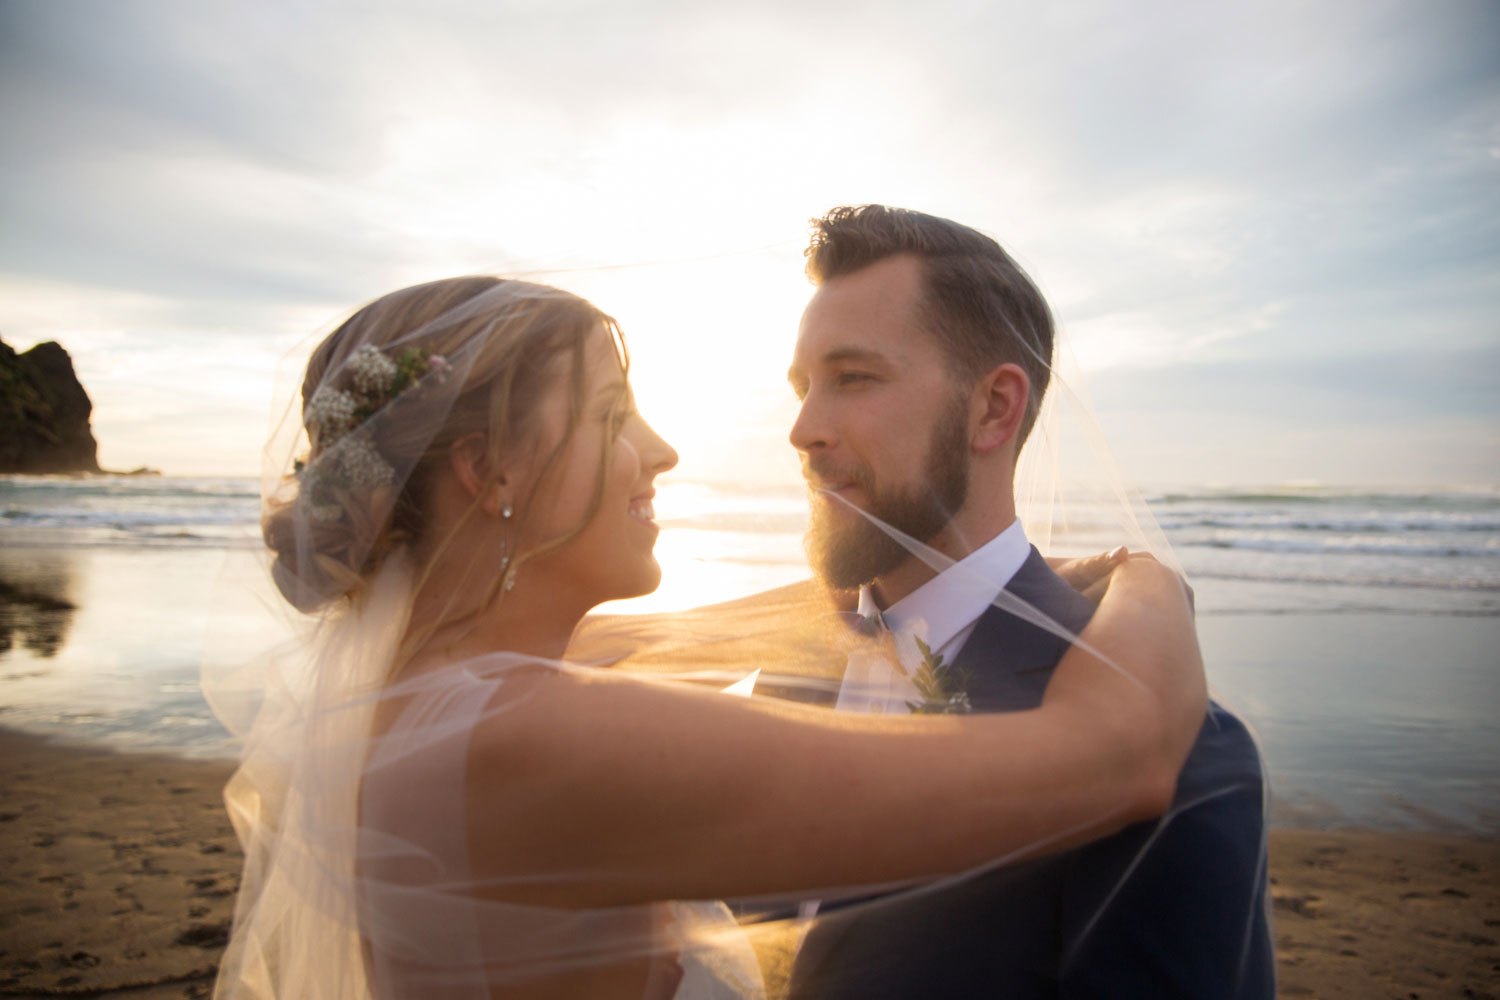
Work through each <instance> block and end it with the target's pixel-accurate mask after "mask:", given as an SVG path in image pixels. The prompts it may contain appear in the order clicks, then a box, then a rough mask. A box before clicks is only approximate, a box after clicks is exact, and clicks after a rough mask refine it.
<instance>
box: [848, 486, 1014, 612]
mask: <svg viewBox="0 0 1500 1000" xmlns="http://www.w3.org/2000/svg"><path fill="white" fill-rule="evenodd" d="M1015 520H1016V504H1015V499H1014V498H1013V497H1012V496H1011V495H1010V494H1009V493H1006V494H1003V495H1002V496H1000V497H999V498H997V499H994V500H992V501H991V502H989V503H986V504H984V505H983V506H980V505H977V504H974V503H972V502H971V503H967V504H965V505H964V507H963V509H961V510H960V511H959V512H958V513H957V514H956V515H954V517H953V519H952V520H951V521H949V522H948V523H947V524H946V525H945V526H944V527H943V529H942V530H941V531H939V532H938V533H937V534H936V535H934V536H933V537H932V538H929V539H925V542H926V544H927V546H928V547H929V548H932V549H935V550H937V551H938V552H939V553H940V554H942V555H943V556H946V557H947V558H948V559H950V560H952V561H953V562H958V561H959V560H961V559H963V558H964V557H965V556H967V555H969V554H970V553H971V552H973V551H974V550H975V549H977V548H980V547H982V546H983V545H984V544H985V543H987V542H989V541H990V540H991V539H993V538H994V537H995V536H996V535H998V534H1000V532H1002V531H1004V530H1005V529H1006V528H1009V527H1010V526H1011V524H1013V523H1014V522H1015ZM937 575H938V570H936V569H933V568H932V567H931V566H929V565H928V564H927V563H926V562H924V561H923V560H922V559H921V558H919V557H918V556H915V555H911V556H908V557H907V558H906V559H905V561H903V562H902V563H901V564H900V565H899V566H897V567H896V568H895V569H893V570H891V571H890V572H889V573H884V574H882V575H881V576H879V577H876V578H875V580H874V581H873V582H872V583H871V584H870V591H871V595H872V596H873V597H874V598H875V604H876V606H877V607H879V608H880V609H881V610H884V609H886V608H888V607H890V606H891V605H892V604H895V603H896V602H897V601H899V600H901V599H902V598H903V597H905V596H906V595H907V594H910V593H911V592H912V591H914V590H916V589H917V588H918V587H920V586H922V585H923V584H925V583H926V582H927V581H929V580H931V579H932V578H933V577H935V576H937Z"/></svg>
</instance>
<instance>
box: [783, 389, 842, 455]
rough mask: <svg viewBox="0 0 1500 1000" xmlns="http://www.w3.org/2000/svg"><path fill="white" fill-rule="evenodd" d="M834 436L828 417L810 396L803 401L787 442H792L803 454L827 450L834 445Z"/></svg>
mask: <svg viewBox="0 0 1500 1000" xmlns="http://www.w3.org/2000/svg"><path fill="white" fill-rule="evenodd" d="M833 439H834V435H833V429H832V426H831V424H830V422H829V420H828V415H827V414H826V413H825V412H824V409H823V407H822V406H820V405H818V402H817V400H816V399H814V397H813V396H812V395H811V394H809V395H808V396H807V397H805V398H804V399H803V400H802V406H801V408H800V409H799V410H798V411H797V419H796V420H795V421H793V422H792V432H791V433H790V434H788V435H787V440H789V441H791V442H792V447H793V448H796V449H797V450H798V451H801V452H810V451H815V450H818V449H822V448H827V447H828V446H829V445H830V444H832V443H833Z"/></svg>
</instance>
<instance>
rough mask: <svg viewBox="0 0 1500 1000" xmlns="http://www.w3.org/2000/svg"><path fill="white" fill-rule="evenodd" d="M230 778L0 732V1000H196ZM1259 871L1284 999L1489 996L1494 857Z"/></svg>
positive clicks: (221, 890) (216, 939) (1280, 861)
mask: <svg viewBox="0 0 1500 1000" xmlns="http://www.w3.org/2000/svg"><path fill="white" fill-rule="evenodd" d="M229 771H230V765H229V764H227V763H225V762H223V761H194V760H180V759H176V758H172V757H166V756H152V755H145V754H118V753H112V752H109V751H102V750H94V749H86V748H78V747H69V746H61V745H57V744H53V743H50V742H48V741H45V740H42V739H39V738H36V737H32V736H27V735H22V734H17V733H14V732H10V731H4V730H0V785H3V787H4V788H5V800H4V804H3V806H0V863H3V872H4V874H3V876H0V878H3V885H4V897H3V902H0V996H6V997H56V996H109V995H121V996H130V997H142V998H166V997H203V996H208V995H209V993H210V992H211V989H212V983H213V975H214V970H215V967H216V963H217V960H218V956H219V952H220V950H221V948H222V947H223V944H224V940H225V935H226V934H227V932H228V927H229V919H230V916H231V913H232V911H233V905H234V892H235V889H236V887H237V885H238V880H239V870H240V856H239V852H238V848H237V846H236V844H235V839H234V834H233V831H232V830H231V829H230V826H229V822H228V819H227V818H226V816H225V814H224V810H223V807H222V804H221V801H220V791H221V789H222V787H223V784H224V781H225V779H226V778H227V777H228V774H229ZM1271 871H1272V882H1273V886H1272V888H1273V895H1274V899H1275V919H1276V943H1277V956H1278V960H1279V966H1280V995H1281V996H1283V997H1315V998H1317V997H1329V998H1331V997H1349V998H1356V997H1357V998H1361V1000H1370V998H1386V997H1389V998H1399V1000H1441V998H1455V1000H1457V998H1465V1000H1476V998H1493V997H1497V996H1500V988H1497V987H1496V986H1495V983H1496V982H1497V981H1500V840H1495V839H1488V838H1479V837H1464V836H1457V835H1451V834H1431V833H1391V832H1380V831H1372V830H1312V829H1288V828H1281V829H1277V830H1274V831H1273V832H1272V836H1271ZM769 971H771V972H772V973H773V975H774V973H775V972H776V971H777V970H775V969H772V970H769Z"/></svg>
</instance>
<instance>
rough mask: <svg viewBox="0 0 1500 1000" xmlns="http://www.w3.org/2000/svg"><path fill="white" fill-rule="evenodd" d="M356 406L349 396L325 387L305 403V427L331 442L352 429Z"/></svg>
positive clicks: (354, 400) (340, 390)
mask: <svg viewBox="0 0 1500 1000" xmlns="http://www.w3.org/2000/svg"><path fill="white" fill-rule="evenodd" d="M358 406H359V402H358V401H357V400H356V399H355V398H354V396H352V395H351V394H349V393H347V392H345V391H343V390H342V389H333V388H330V387H328V386H326V385H325V386H323V387H322V388H320V389H319V390H318V391H317V392H315V393H313V397H312V399H310V400H308V401H307V426H308V427H309V428H311V429H312V430H313V431H315V432H316V433H317V434H318V435H319V436H320V437H322V438H323V439H324V440H332V439H333V438H337V437H339V436H340V435H342V434H345V433H347V432H348V431H350V430H351V429H353V427H354V411H355V408H356V407H358Z"/></svg>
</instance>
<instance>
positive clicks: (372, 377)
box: [348, 344, 396, 396]
mask: <svg viewBox="0 0 1500 1000" xmlns="http://www.w3.org/2000/svg"><path fill="white" fill-rule="evenodd" d="M348 368H349V377H350V381H352V382H353V383H354V388H355V391H356V392H359V393H360V394H362V395H366V396H371V395H383V394H384V393H386V392H388V391H389V390H390V387H391V383H392V382H394V381H395V380H396V362H394V361H392V360H391V359H390V358H388V357H386V356H385V355H384V354H383V353H381V350H380V348H378V347H376V346H375V345H374V344H366V345H365V346H363V347H361V348H360V349H359V350H357V351H355V352H354V354H353V356H351V357H350V358H349V364H348Z"/></svg>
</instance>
